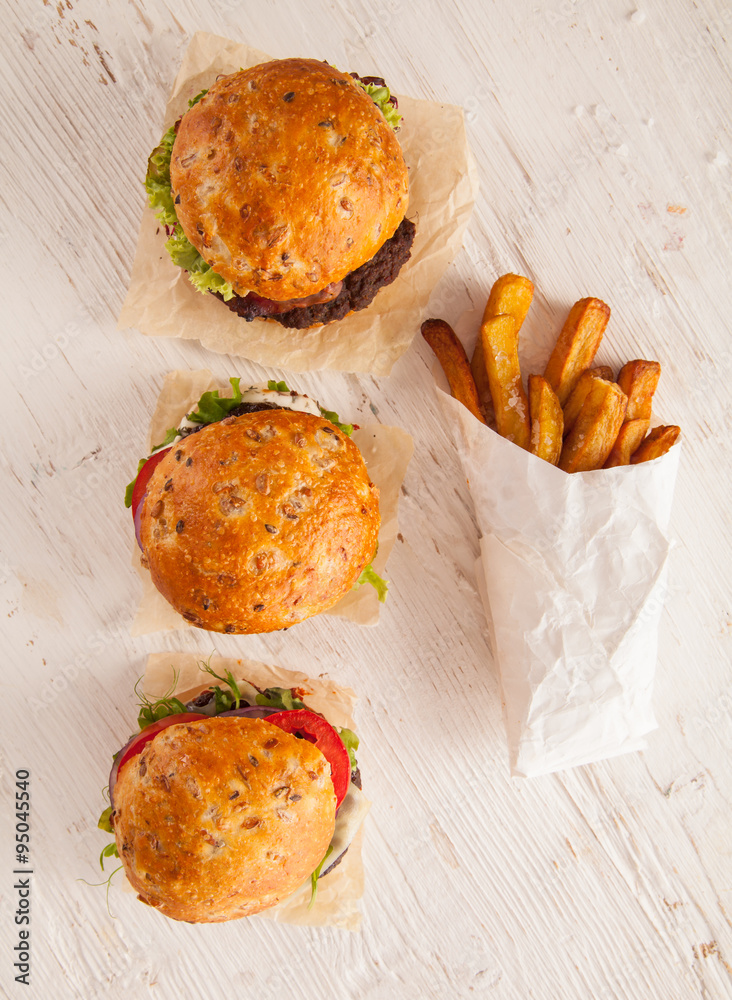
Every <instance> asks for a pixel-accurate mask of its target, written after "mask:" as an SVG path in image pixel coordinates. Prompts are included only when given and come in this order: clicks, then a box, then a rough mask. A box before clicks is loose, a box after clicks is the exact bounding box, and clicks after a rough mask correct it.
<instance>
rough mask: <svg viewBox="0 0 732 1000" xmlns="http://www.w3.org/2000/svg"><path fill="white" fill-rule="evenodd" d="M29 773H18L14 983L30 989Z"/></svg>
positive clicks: (16, 791) (31, 873)
mask: <svg viewBox="0 0 732 1000" xmlns="http://www.w3.org/2000/svg"><path fill="white" fill-rule="evenodd" d="M30 810H31V797H30V771H29V770H28V769H27V768H25V767H21V768H18V770H17V771H16V772H15V852H14V853H15V868H14V869H13V875H14V876H15V880H14V884H13V892H14V893H15V894H16V895H15V899H16V902H17V907H16V909H15V910H14V911H13V922H14V925H15V928H16V931H15V933H16V941H15V943H14V944H13V959H14V961H13V969H14V970H15V982H16V983H22V984H23V985H24V986H30V972H31V941H30V922H31V876H32V875H33V869H32V868H31V860H30V841H31V838H30V815H31V812H30Z"/></svg>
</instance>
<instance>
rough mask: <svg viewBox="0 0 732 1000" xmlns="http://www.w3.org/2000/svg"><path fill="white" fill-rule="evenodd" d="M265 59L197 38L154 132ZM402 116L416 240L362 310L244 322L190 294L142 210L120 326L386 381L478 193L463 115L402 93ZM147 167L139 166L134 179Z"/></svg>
mask: <svg viewBox="0 0 732 1000" xmlns="http://www.w3.org/2000/svg"><path fill="white" fill-rule="evenodd" d="M299 54H300V53H293V55H299ZM270 58H271V57H270V56H268V55H266V54H265V53H263V52H258V51H257V50H256V49H251V48H249V47H248V46H247V45H241V44H238V43H236V42H233V41H231V40H229V39H226V38H222V37H220V36H218V35H211V34H208V33H207V32H203V31H199V32H196V34H195V35H194V36H193V38H192V40H191V43H190V45H189V47H188V49H187V51H186V54H185V56H184V57H183V62H182V64H181V68H180V71H179V72H178V76H177V77H176V79H175V83H174V84H173V90H172V93H171V96H170V99H169V101H168V106H167V108H166V112H165V123H164V126H163V127H161V129H160V134H161V135H162V134H163V131H165V129H167V128H169V127H170V125H172V124H173V122H174V121H175V120H176V118H178V117H179V115H181V114H182V113H183V112H184V111H185V110H187V108H188V101H189V99H190V98H192V97H194V96H195V95H196V94H198V93H199V92H200V91H201V90H202V89H203V88H204V87H208V86H210V84H211V83H212V82H213V81H214V80H215V79H216V77H217V76H218V75H219V74H222V73H233V72H235V71H236V70H238V69H246V68H248V67H249V66H255V65H256V64H257V63H260V62H265V61H267V60H268V59H270ZM341 68H343V67H341ZM345 68H346V69H353V70H356V69H357V67H355V66H354V67H345ZM361 72H363V73H365V72H366V68H365V67H361ZM399 110H400V112H401V113H402V114H403V115H404V120H403V122H402V127H401V130H400V131H399V141H400V143H401V146H402V150H403V152H404V157H405V160H406V162H407V165H408V167H409V183H410V195H409V208H408V210H407V217H408V218H409V219H411V220H412V221H413V222H416V224H417V235H416V238H415V241H414V246H413V248H412V258H411V260H410V261H409V262H408V263H407V264H406V265H405V267H404V268H403V269H402V271H401V272H400V274H399V277H398V278H397V280H396V281H395V282H393V283H392V284H391V285H389V286H388V287H386V288H383V289H382V290H381V291H380V292H379V294H378V295H377V296H376V298H375V299H374V301H373V303H372V304H371V305H370V306H369V308H368V309H364V310H361V311H360V312H356V313H353V314H352V315H350V316H346V317H345V319H343V320H341V321H339V322H335V323H331V324H329V325H327V326H321V327H313V328H311V329H309V330H287V329H285V328H284V327H282V326H280V325H279V324H278V323H275V322H273V321H266V320H254V321H253V322H251V323H247V322H246V320H243V319H241V318H240V317H239V316H237V315H236V314H235V313H233V312H231V311H230V310H229V309H227V308H226V306H225V305H224V304H223V303H222V302H220V301H218V299H216V298H215V297H214V296H212V295H202V294H201V293H200V292H198V291H196V289H195V288H194V287H193V286H192V285H191V283H190V282H189V281H188V278H187V277H186V275H185V273H184V272H183V271H182V270H181V269H180V268H179V267H176V266H175V265H174V264H173V263H172V262H171V260H170V258H169V256H168V252H167V250H166V249H165V247H164V242H165V237H164V234H163V233H159V232H158V228H159V224H158V222H157V221H156V219H155V217H154V215H153V212H152V210H151V209H150V208H149V206H147V205H146V207H145V209H144V212H143V217H142V223H141V226H140V232H139V236H138V242H137V250H136V253H135V260H134V264H133V266H132V276H131V279H130V287H129V291H128V293H127V297H126V298H125V301H124V303H123V306H122V311H121V313H120V316H119V323H118V326H119V328H120V329H124V328H126V327H136V328H137V329H138V330H140V331H141V332H142V333H144V334H147V335H149V336H153V337H181V338H182V339H184V340H199V341H200V342H201V343H202V344H203V345H204V347H207V348H209V349H210V350H212V351H218V352H219V353H221V354H232V355H234V356H237V355H239V356H241V357H245V358H250V359H251V360H252V361H257V362H259V363H260V364H262V365H271V366H274V367H277V368H288V369H290V370H291V371H310V370H313V369H325V368H334V369H339V370H343V371H353V372H371V373H372V374H374V375H388V374H389V372H390V371H391V368H392V366H393V365H394V362H395V361H396V360H397V359H398V358H399V357H400V356H401V355H402V354H403V353H404V352H405V351H406V350H407V348H408V347H409V345H410V343H411V341H412V338H413V337H414V335H415V333H416V332H417V330H418V329H419V324H420V321H421V319H422V313H423V310H424V307H425V306H426V305H427V300H428V299H429V297H430V294H431V293H432V290H433V288H434V287H435V285H436V284H437V282H438V281H439V279H440V277H441V276H442V274H443V273H444V271H445V270H446V268H447V267H448V265H449V264H450V262H451V261H452V260H453V259H454V257H455V255H456V254H457V252H458V250H459V249H460V246H461V244H462V238H463V232H464V230H465V227H466V225H467V223H468V219H469V218H470V213H471V211H472V208H473V204H474V202H475V198H476V195H477V192H478V174H477V169H476V166H475V162H474V160H473V157H472V154H471V152H470V148H469V146H468V143H467V138H466V135H465V123H464V120H463V109H462V108H460V107H457V106H455V105H451V104H437V103H435V102H433V101H419V100H414V99H413V98H409V97H401V96H400V97H399ZM151 151H152V150H151ZM145 169H146V167H145V164H144V163H141V164H140V165H139V174H140V179H141V181H142V180H144V174H145Z"/></svg>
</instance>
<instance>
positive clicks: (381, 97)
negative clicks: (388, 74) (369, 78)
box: [355, 80, 403, 132]
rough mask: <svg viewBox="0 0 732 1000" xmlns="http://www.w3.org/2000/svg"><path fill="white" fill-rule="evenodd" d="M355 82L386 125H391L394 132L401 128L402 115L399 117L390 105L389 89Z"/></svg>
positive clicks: (373, 84) (358, 81)
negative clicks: (367, 96)
mask: <svg viewBox="0 0 732 1000" xmlns="http://www.w3.org/2000/svg"><path fill="white" fill-rule="evenodd" d="M355 82H356V83H357V84H358V85H359V87H360V88H361V89H362V90H365V91H366V93H367V94H368V95H369V97H370V98H371V100H372V101H373V102H374V104H375V105H376V107H377V108H378V109H379V111H380V112H381V113H382V115H383V116H384V118H386V122H387V125H391V127H392V128H393V129H394V131H395V132H396V131H397V129H398V128H399V127H400V126H401V123H402V118H403V115H400V114H399V112H398V111H397V109H396V108H395V107H394V105H393V104H391V103H390V99H391V91H390V90H389V88H388V87H379V86H378V85H377V84H375V83H361V81H360V80H356V81H355Z"/></svg>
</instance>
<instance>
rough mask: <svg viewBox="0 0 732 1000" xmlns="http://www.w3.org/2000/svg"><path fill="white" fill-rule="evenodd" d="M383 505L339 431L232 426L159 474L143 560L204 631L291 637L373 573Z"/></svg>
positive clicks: (243, 420) (238, 422)
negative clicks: (294, 628)
mask: <svg viewBox="0 0 732 1000" xmlns="http://www.w3.org/2000/svg"><path fill="white" fill-rule="evenodd" d="M378 495H379V491H378V489H377V488H376V487H375V486H374V485H373V483H372V482H371V481H370V480H369V475H368V472H367V470H366V466H365V464H364V461H363V458H362V457H361V453H360V452H359V450H358V448H357V447H356V445H355V444H354V443H353V441H351V439H350V438H348V437H347V436H346V435H345V434H343V432H342V431H340V430H339V429H338V428H336V427H335V426H334V425H333V424H331V423H330V421H328V420H325V419H323V418H322V417H316V416H313V415H312V414H310V413H299V412H294V411H291V410H262V411H260V412H257V413H248V414H245V415H243V416H239V417H226V418H225V419H224V420H222V421H221V422H220V423H216V424H209V426H207V427H204V428H203V429H202V430H200V431H198V432H197V433H195V434H191V435H189V436H188V437H186V438H184V439H183V440H182V441H181V442H180V443H179V444H178V445H176V446H175V447H174V448H172V449H171V450H170V451H169V452H168V454H167V455H166V456H165V457H164V458H163V459H162V460H161V461H160V463H159V465H158V466H157V468H156V469H155V471H154V473H153V475H152V476H151V478H150V482H149V484H148V492H147V496H146V498H145V500H144V501H143V503H142V505H141V511H140V539H141V544H142V549H143V560H144V561H145V560H146V562H147V565H148V567H149V569H150V573H151V575H152V579H153V582H154V583H155V586H156V587H157V588H158V590H159V591H160V592H161V593H162V594H163V596H164V597H165V598H166V599H167V600H168V601H169V602H170V603H171V604H172V605H173V607H174V608H176V609H177V610H178V611H179V612H180V613H181V614H182V615H183V617H184V618H185V619H186V620H187V621H189V622H192V623H193V624H194V625H197V626H198V627H199V628H205V629H210V630H212V631H214V632H271V631H273V630H275V629H280V628H287V627H288V626H290V625H294V624H295V623H296V622H299V621H302V620H303V619H305V618H309V617H310V616H311V615H315V614H318V613H319V612H321V611H324V610H326V608H329V607H331V605H333V604H335V603H336V601H338V600H339V599H340V598H341V597H343V596H344V595H345V594H346V593H348V591H349V590H350V589H351V588H352V586H353V584H354V583H355V582H356V580H357V579H358V577H359V575H360V573H361V571H362V570H363V569H364V567H365V566H367V565H368V563H369V561H370V560H371V559H372V557H373V555H374V551H375V549H376V543H377V538H378V532H379V525H380V518H379V502H378Z"/></svg>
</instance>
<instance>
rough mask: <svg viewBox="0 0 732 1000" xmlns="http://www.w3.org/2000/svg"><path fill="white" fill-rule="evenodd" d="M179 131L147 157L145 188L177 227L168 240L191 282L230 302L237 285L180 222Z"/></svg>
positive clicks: (161, 217)
mask: <svg viewBox="0 0 732 1000" xmlns="http://www.w3.org/2000/svg"><path fill="white" fill-rule="evenodd" d="M207 93H208V90H202V91H201V93H200V94H196V96H195V97H194V98H193V99H192V100H190V101H189V102H188V107H189V108H192V107H193V105H194V104H197V103H198V102H199V101H200V100H201V98H202V97H204V96H205V95H206V94H207ZM175 134H176V133H175V125H171V127H170V128H169V129H168V131H167V132H166V133H165V135H164V136H163V137H162V139H161V140H160V143H159V145H158V146H156V147H155V149H154V150H153V151H152V153H151V154H150V158H149V159H148V161H147V175H146V177H145V190H146V191H147V197H148V201H149V202H150V206H151V208H152V210H153V211H154V212H155V217H156V218H157V219H158V221H159V222H162V224H163V225H164V226H167V227H168V228H169V229H172V230H173V232H172V233H171V234H170V235H169V237H168V239H167V241H166V243H165V248H166V250H167V251H168V253H169V254H170V259H171V260H172V261H173V263H174V264H176V265H177V266H178V267H182V268H183V270H184V271H187V272H188V276H189V278H190V280H191V282H192V283H193V285H194V287H195V288H197V289H198V291H199V292H202V293H204V294H205V293H207V292H219V293H220V294H221V295H222V296H223V297H224V300H225V301H226V302H228V301H229V299H231V298H232V297H233V295H234V290H233V288H232V287H231V285H230V284H229V282H228V281H226V279H225V278H223V277H222V276H221V275H220V274H218V273H217V272H216V271H214V269H213V268H212V267H211V265H210V264H209V263H208V262H207V261H205V260H204V259H203V257H202V256H201V255H200V253H199V252H198V250H196V248H195V247H194V246H193V244H192V243H191V242H190V240H189V239H188V237H187V236H186V234H185V233H184V232H183V229H182V228H181V226H180V225H179V224H178V215H177V213H176V211H175V204H174V202H173V193H172V191H171V190H170V157H171V155H172V153H173V143H174V142H175Z"/></svg>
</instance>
